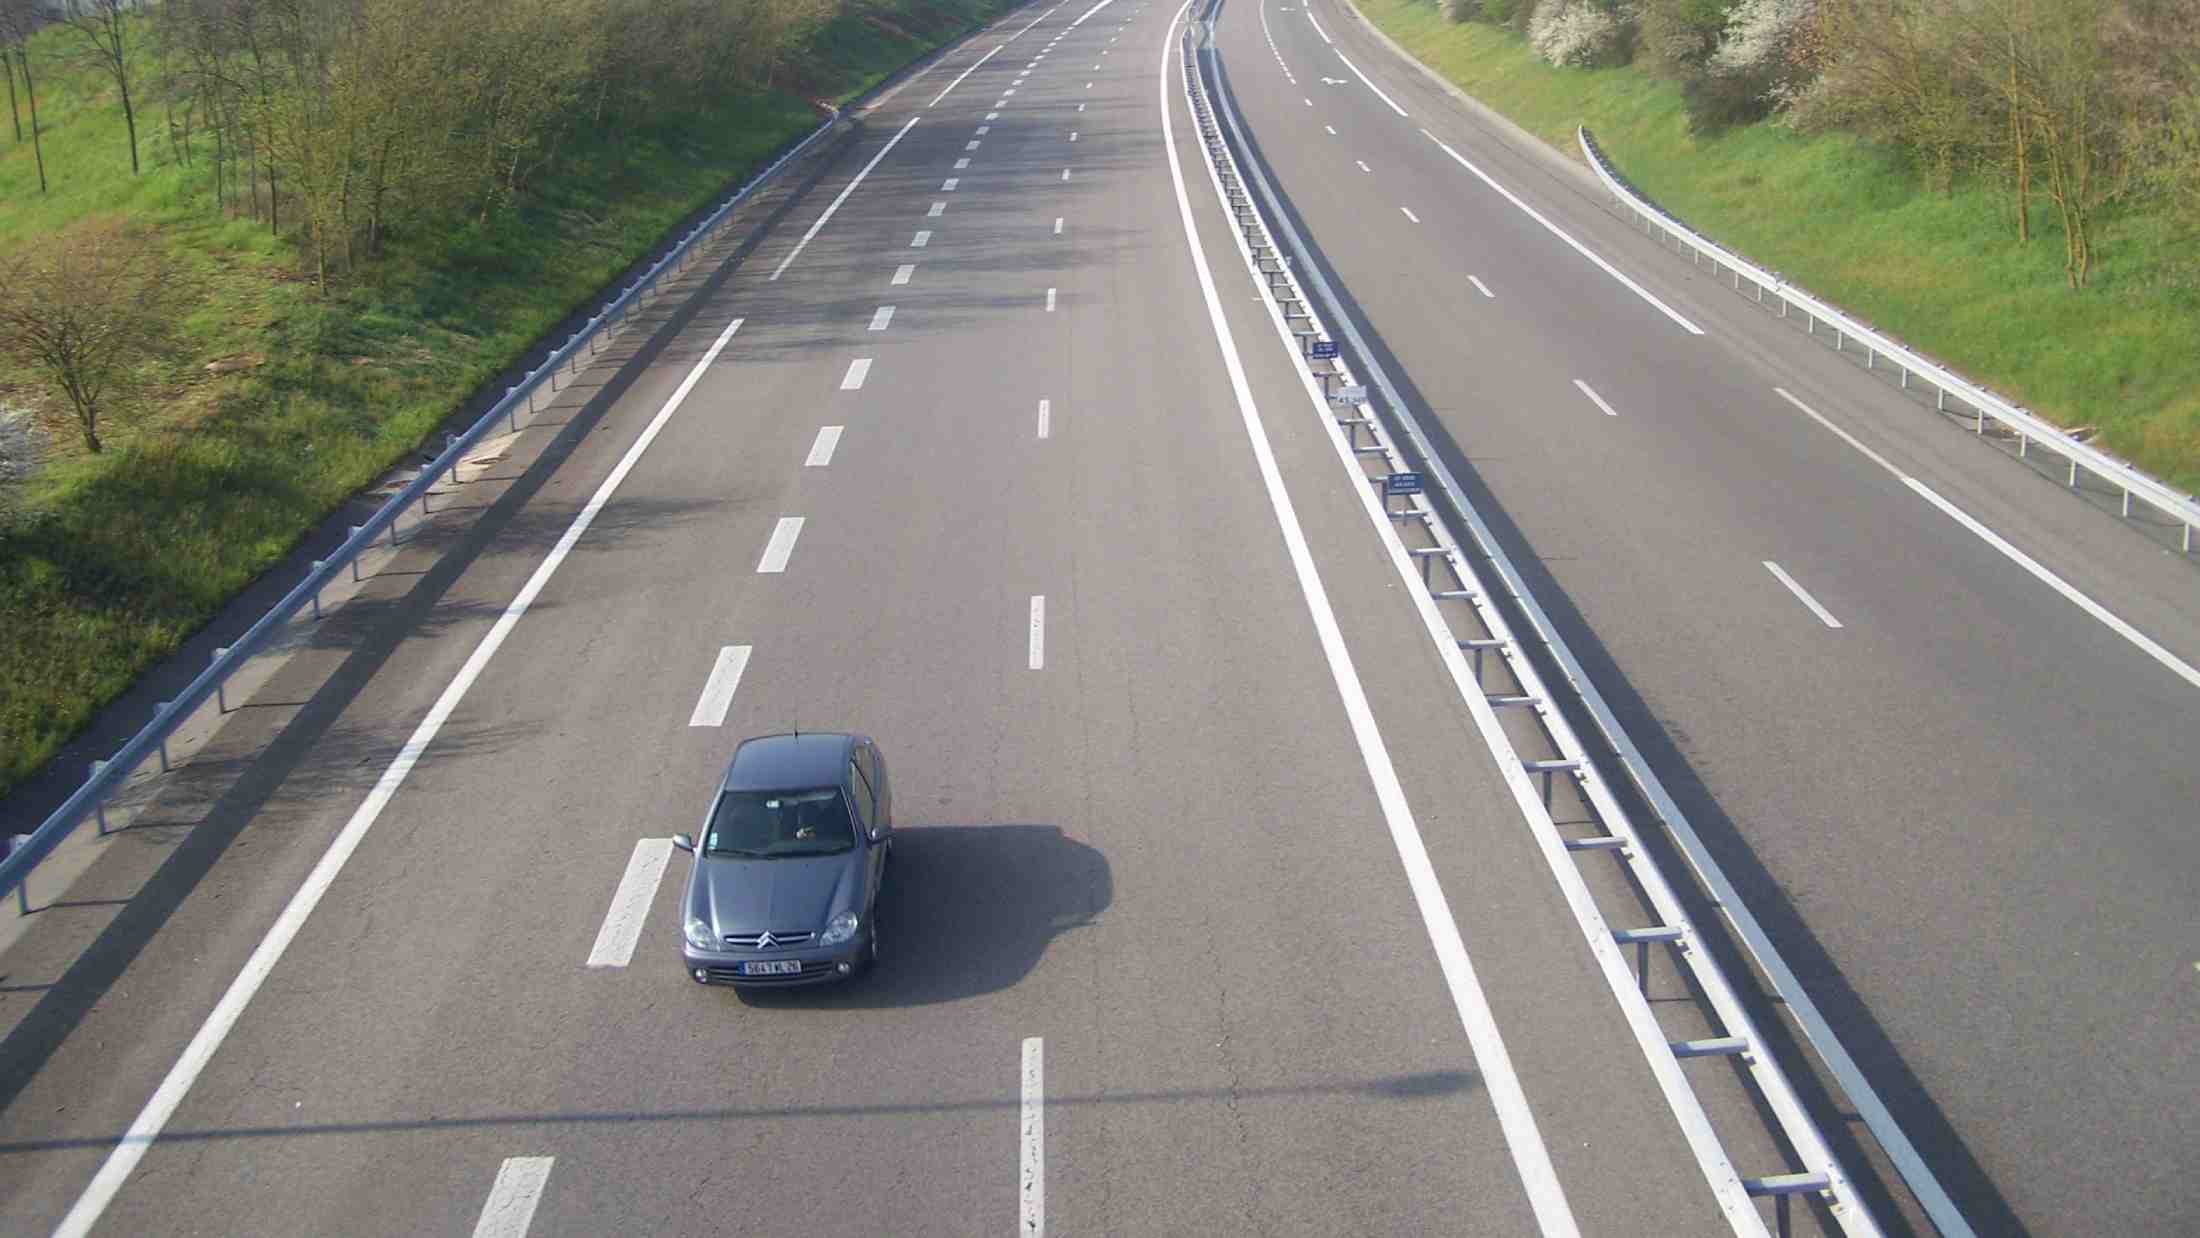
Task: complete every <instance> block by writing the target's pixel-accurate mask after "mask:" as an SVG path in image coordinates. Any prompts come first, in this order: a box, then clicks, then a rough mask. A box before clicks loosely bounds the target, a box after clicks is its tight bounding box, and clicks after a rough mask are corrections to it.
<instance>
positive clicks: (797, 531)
mask: <svg viewBox="0 0 2200 1238" xmlns="http://www.w3.org/2000/svg"><path fill="white" fill-rule="evenodd" d="M800 536H802V517H800V516H781V517H780V518H779V523H778V524H776V525H774V526H772V537H771V540H770V541H768V542H766V543H764V557H763V558H761V559H758V560H757V561H756V570H757V571H758V572H760V573H771V572H784V571H786V570H787V560H788V559H791V558H793V557H794V539H796V538H798V537H800Z"/></svg>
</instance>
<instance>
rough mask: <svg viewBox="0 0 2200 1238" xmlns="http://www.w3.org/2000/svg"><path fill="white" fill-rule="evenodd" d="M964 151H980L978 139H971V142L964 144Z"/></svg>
mask: <svg viewBox="0 0 2200 1238" xmlns="http://www.w3.org/2000/svg"><path fill="white" fill-rule="evenodd" d="M963 149H964V150H976V149H978V139H976V138H972V139H970V140H969V141H967V142H965V143H963Z"/></svg>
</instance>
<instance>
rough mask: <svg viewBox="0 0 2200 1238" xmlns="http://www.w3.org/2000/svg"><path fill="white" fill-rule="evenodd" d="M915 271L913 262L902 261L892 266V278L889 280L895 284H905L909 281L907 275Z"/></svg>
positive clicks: (915, 266)
mask: <svg viewBox="0 0 2200 1238" xmlns="http://www.w3.org/2000/svg"><path fill="white" fill-rule="evenodd" d="M916 273H917V265H916V264H915V263H913V262H904V263H902V264H901V265H900V266H898V267H895V268H894V278H893V280H892V281H891V282H893V283H896V284H906V283H908V282H909V277H910V276H912V275H914V274H916Z"/></svg>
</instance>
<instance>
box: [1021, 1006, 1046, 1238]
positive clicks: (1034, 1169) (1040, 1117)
mask: <svg viewBox="0 0 2200 1238" xmlns="http://www.w3.org/2000/svg"><path fill="white" fill-rule="evenodd" d="M1022 1076H1023V1078H1022V1082H1023V1087H1022V1092H1023V1112H1022V1122H1021V1126H1022V1138H1021V1139H1020V1140H1019V1141H1018V1142H1019V1143H1020V1144H1021V1145H1022V1148H1023V1155H1022V1157H1021V1159H1020V1160H1019V1162H1018V1164H1017V1167H1016V1185H1017V1195H1018V1197H1019V1198H1018V1203H1017V1210H1016V1211H1017V1228H1016V1232H1017V1233H1018V1234H1019V1235H1022V1238H1043V1236H1044V1235H1045V1233H1046V1232H1047V1114H1046V1044H1045V1042H1044V1041H1042V1040H1041V1039H1040V1038H1039V1037H1037V1036H1028V1037H1026V1038H1025V1039H1024V1061H1023V1071H1022Z"/></svg>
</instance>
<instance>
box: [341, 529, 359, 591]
mask: <svg viewBox="0 0 2200 1238" xmlns="http://www.w3.org/2000/svg"><path fill="white" fill-rule="evenodd" d="M362 527H364V526H361V525H356V524H355V525H353V526H351V532H349V533H347V534H345V535H344V540H345V541H347V542H348V541H350V540H351V539H352V538H355V537H357V536H359V530H360V529H361V528H362ZM359 579H360V577H359V556H358V555H357V554H354V555H352V557H351V582H352V583H353V584H358V583H359Z"/></svg>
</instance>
